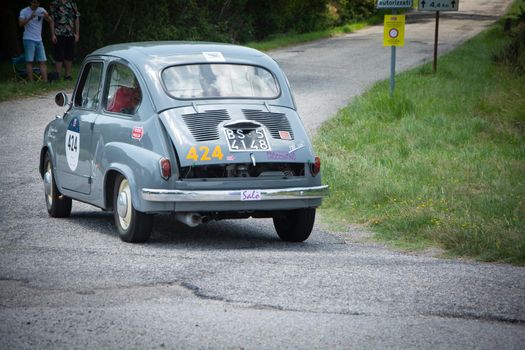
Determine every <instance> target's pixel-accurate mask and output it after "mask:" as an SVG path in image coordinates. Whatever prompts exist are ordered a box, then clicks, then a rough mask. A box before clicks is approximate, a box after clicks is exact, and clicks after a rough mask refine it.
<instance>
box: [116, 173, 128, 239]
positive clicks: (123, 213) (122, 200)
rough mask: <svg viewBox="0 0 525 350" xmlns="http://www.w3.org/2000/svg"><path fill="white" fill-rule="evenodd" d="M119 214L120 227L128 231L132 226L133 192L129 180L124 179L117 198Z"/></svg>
mask: <svg viewBox="0 0 525 350" xmlns="http://www.w3.org/2000/svg"><path fill="white" fill-rule="evenodd" d="M116 209H117V214H118V221H119V224H120V227H121V228H122V229H123V230H127V229H128V227H129V225H130V224H131V214H132V210H131V190H130V189H129V183H128V180H126V179H124V180H122V182H121V183H120V185H119V188H118V197H117V208H116Z"/></svg>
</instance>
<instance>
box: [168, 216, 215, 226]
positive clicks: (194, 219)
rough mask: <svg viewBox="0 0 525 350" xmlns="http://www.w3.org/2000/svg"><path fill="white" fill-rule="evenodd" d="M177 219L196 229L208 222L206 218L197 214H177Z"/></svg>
mask: <svg viewBox="0 0 525 350" xmlns="http://www.w3.org/2000/svg"><path fill="white" fill-rule="evenodd" d="M175 218H176V219H177V220H179V221H180V222H182V223H183V224H185V225H188V226H189V227H195V226H198V225H200V224H202V223H206V222H208V218H207V217H206V216H202V215H200V214H197V213H176V214H175Z"/></svg>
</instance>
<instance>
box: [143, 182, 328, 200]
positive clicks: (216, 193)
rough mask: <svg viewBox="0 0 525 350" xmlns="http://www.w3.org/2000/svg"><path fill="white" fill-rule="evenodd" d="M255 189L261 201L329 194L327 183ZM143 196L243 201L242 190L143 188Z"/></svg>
mask: <svg viewBox="0 0 525 350" xmlns="http://www.w3.org/2000/svg"><path fill="white" fill-rule="evenodd" d="M247 190H248V191H249V190H252V189H247ZM253 190H255V191H260V194H261V199H260V200H261V201H270V200H287V199H316V198H322V197H325V196H327V195H328V186H327V185H323V186H315V187H292V188H279V189H265V190H260V189H253ZM142 198H143V199H144V200H147V201H152V202H241V190H225V191H222V190H213V191H212V190H210V191H181V190H163V189H152V188H143V189H142Z"/></svg>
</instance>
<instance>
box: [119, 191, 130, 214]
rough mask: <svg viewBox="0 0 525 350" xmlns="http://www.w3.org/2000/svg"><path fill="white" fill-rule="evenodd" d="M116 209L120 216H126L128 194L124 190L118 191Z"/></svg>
mask: <svg viewBox="0 0 525 350" xmlns="http://www.w3.org/2000/svg"><path fill="white" fill-rule="evenodd" d="M117 211H118V215H120V216H121V217H126V214H127V213H128V196H127V195H126V192H120V193H119V195H118V200H117Z"/></svg>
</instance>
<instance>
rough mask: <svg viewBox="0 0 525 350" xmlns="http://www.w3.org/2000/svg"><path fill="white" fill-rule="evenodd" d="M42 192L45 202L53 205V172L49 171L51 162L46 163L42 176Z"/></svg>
mask: <svg viewBox="0 0 525 350" xmlns="http://www.w3.org/2000/svg"><path fill="white" fill-rule="evenodd" d="M44 192H45V194H46V200H47V202H48V203H49V204H52V203H53V171H52V170H51V162H49V163H47V169H46V173H45V174H44Z"/></svg>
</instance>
